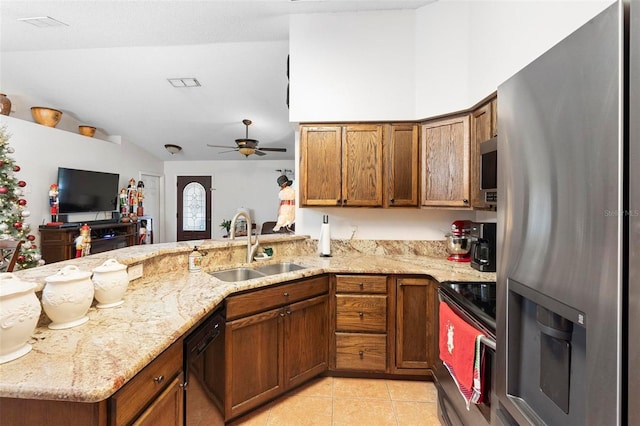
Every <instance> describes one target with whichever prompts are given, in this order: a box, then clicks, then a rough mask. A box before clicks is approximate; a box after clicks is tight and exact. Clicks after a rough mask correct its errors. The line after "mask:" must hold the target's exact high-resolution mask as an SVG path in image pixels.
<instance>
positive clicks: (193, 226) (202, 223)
mask: <svg viewBox="0 0 640 426" xmlns="http://www.w3.org/2000/svg"><path fill="white" fill-rule="evenodd" d="M206 206H207V204H206V191H205V189H204V186H202V185H201V184H200V183H198V182H191V183H189V184H188V185H187V186H185V187H184V190H183V191H182V208H183V216H182V229H183V230H184V231H204V230H205V228H206Z"/></svg>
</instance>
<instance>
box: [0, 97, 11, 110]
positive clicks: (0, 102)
mask: <svg viewBox="0 0 640 426" xmlns="http://www.w3.org/2000/svg"><path fill="white" fill-rule="evenodd" d="M0 114H2V115H9V114H11V99H9V98H7V95H5V94H4V93H0Z"/></svg>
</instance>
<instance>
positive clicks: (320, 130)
mask: <svg viewBox="0 0 640 426" xmlns="http://www.w3.org/2000/svg"><path fill="white" fill-rule="evenodd" d="M383 127H384V126H383V125H382V124H353V125H344V126H338V125H336V126H333V125H327V126H308V125H303V126H301V127H300V172H301V173H300V175H301V188H300V197H301V201H300V204H301V205H302V206H352V207H382V204H383V203H382V187H383V180H382V156H383Z"/></svg>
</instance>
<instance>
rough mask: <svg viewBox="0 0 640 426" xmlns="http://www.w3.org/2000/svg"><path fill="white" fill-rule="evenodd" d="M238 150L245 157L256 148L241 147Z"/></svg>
mask: <svg viewBox="0 0 640 426" xmlns="http://www.w3.org/2000/svg"><path fill="white" fill-rule="evenodd" d="M238 151H240V154H242V155H244V156H245V157H248V156H250V155H251V154H253V153H254V152H256V149H255V148H249V147H241V148H240V149H239V150H238Z"/></svg>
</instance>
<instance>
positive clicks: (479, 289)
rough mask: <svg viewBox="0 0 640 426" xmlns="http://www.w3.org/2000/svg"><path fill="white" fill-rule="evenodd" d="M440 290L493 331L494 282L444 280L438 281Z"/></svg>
mask: <svg viewBox="0 0 640 426" xmlns="http://www.w3.org/2000/svg"><path fill="white" fill-rule="evenodd" d="M440 291H441V292H442V293H444V294H445V295H447V296H448V297H449V298H450V299H453V301H454V302H456V303H457V304H458V305H460V307H461V308H462V309H464V311H465V312H466V313H468V314H470V315H472V316H473V317H474V318H475V319H477V320H478V321H480V322H481V323H482V324H483V325H484V326H485V327H487V328H488V329H489V330H490V331H492V332H493V333H495V330H496V283H495V282H467V281H444V282H442V283H440Z"/></svg>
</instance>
